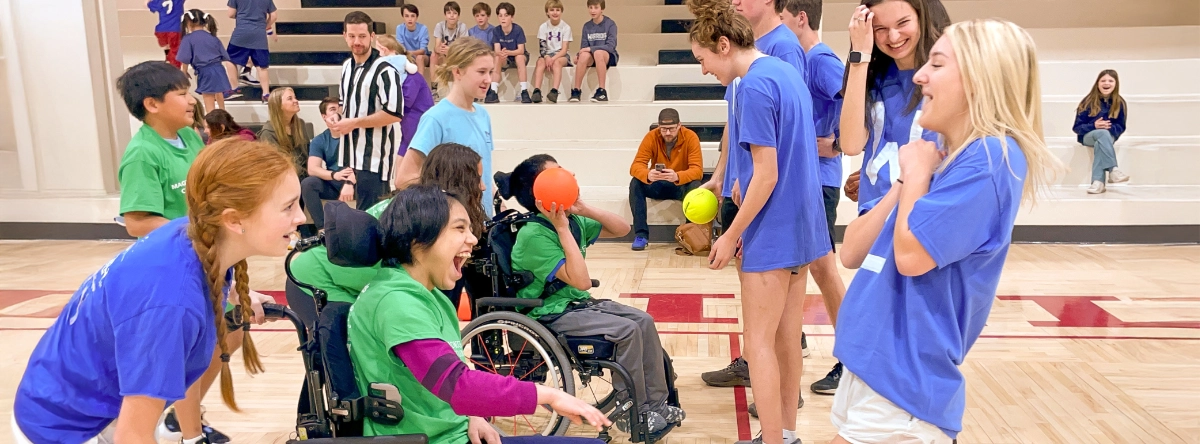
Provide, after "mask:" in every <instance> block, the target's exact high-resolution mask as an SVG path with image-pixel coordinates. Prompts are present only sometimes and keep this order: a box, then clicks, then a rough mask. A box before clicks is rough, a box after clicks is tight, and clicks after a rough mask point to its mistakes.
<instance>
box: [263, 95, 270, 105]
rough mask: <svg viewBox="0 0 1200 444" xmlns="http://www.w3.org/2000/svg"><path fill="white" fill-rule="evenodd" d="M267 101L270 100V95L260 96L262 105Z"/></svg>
mask: <svg viewBox="0 0 1200 444" xmlns="http://www.w3.org/2000/svg"><path fill="white" fill-rule="evenodd" d="M268 100H271V95H270V94H263V96H262V103H267V101H268Z"/></svg>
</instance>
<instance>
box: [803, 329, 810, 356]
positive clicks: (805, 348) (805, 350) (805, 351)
mask: <svg viewBox="0 0 1200 444" xmlns="http://www.w3.org/2000/svg"><path fill="white" fill-rule="evenodd" d="M800 350H801V354H802V356H804V357H805V358H807V357H808V355H811V354H812V352H811V351H809V350H808V335H806V334H804V332H800Z"/></svg>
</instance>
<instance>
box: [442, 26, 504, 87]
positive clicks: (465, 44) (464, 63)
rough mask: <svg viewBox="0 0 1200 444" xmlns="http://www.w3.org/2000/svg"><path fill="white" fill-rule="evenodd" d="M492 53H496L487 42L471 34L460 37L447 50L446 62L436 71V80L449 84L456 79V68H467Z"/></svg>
mask: <svg viewBox="0 0 1200 444" xmlns="http://www.w3.org/2000/svg"><path fill="white" fill-rule="evenodd" d="M492 55H494V53H493V52H492V48H490V47H488V45H487V43H483V40H479V39H477V38H475V37H470V36H464V37H459V38H458V39H455V40H454V43H451V44H450V48H449V49H448V50H447V51H446V59H445V61H446V62H445V63H444V64H442V66H439V67H438V69H437V71H435V72H434V74H433V77H434V80H436V81H437V82H439V83H442V84H449V83H451V82H453V81H454V70H455V69H463V70H465V69H467V67H468V66H471V63H474V62H475V59H477V58H480V57H484V56H489V57H490V56H492Z"/></svg>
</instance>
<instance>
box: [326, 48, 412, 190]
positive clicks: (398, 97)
mask: <svg viewBox="0 0 1200 444" xmlns="http://www.w3.org/2000/svg"><path fill="white" fill-rule="evenodd" d="M338 97H340V98H341V101H342V117H343V118H362V117H367V116H369V115H371V114H375V113H376V112H378V111H383V112H386V113H388V114H391V115H393V116H396V117H404V116H403V112H404V94H403V93H402V92H401V91H400V73H399V72H398V71H396V68H395V67H393V66H392V65H391V64H390V63H388V62H386V61H384V60H383V58H382V57H380V56H379V51H378V50H375V49H372V50H371V55H370V56H368V57H367V61H366V62H365V63H363V64H362V65H357V64H355V63H354V57H350V58H348V59H346V61H345V62H344V63H342V79H341V83H340V84H339V85H338ZM399 144H400V124H399V123H393V124H391V125H387V126H382V127H375V128H355V129H354V130H353V131H351V132H349V133H347V134H346V135H344V136H342V143H341V147H340V148H341V149H340V150H339V153H338V159H339V163H340V164H341V165H345V166H349V167H351V168H354V169H356V170H362V171H370V172H373V173H379V174H380V175H381V176H382V177H383V180H384V181H388V180H389V179H390V178H391V177H392V168H393V167H395V165H393V163H395V161H394V159H395V154H396V146H397V145H399Z"/></svg>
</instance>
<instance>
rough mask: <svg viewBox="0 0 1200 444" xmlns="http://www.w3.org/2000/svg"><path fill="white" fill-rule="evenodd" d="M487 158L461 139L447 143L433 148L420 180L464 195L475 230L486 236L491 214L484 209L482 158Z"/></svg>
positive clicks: (476, 234) (472, 227)
mask: <svg viewBox="0 0 1200 444" xmlns="http://www.w3.org/2000/svg"><path fill="white" fill-rule="evenodd" d="M482 160H483V158H482V157H479V153H476V152H475V150H472V149H470V148H467V147H466V146H464V145H459V144H457V143H443V144H441V145H438V146H436V147H434V148H433V151H430V153H429V157H427V158H425V165H424V166H422V167H421V178H420V182H419V183H420V184H422V185H434V186H437V187H438V188H440V189H442V190H446V191H448V192H450V193H454V194H455V195H457V196H459V197H461V198H462V201H463V203H464V205H465V206H466V207H467V214H468V215H470V216H471V232H472V233H474V234H475V237H480V238H481V236H483V224H484V222H486V221H487V215H486V213H484V211H483V191H480V190H479V186H480V184H481V183H482V179H481V177H480V175H479V162H480V161H482Z"/></svg>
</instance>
